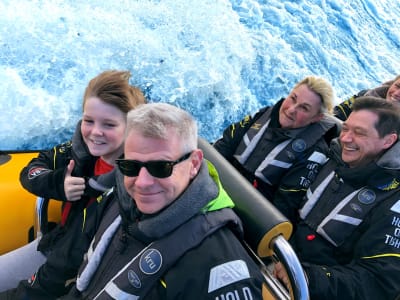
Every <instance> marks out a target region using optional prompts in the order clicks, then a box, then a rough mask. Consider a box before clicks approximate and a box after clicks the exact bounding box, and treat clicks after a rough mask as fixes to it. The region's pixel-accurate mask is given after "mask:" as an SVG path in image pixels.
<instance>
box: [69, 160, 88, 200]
mask: <svg viewBox="0 0 400 300" xmlns="http://www.w3.org/2000/svg"><path fill="white" fill-rule="evenodd" d="M74 167H75V161H73V160H70V161H69V164H68V166H67V172H66V173H65V178H64V192H65V196H66V197H67V200H68V201H77V200H79V199H81V197H82V195H83V192H84V191H85V179H84V178H83V177H74V176H71V174H72V170H73V169H74Z"/></svg>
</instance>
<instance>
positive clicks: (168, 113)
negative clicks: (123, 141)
mask: <svg viewBox="0 0 400 300" xmlns="http://www.w3.org/2000/svg"><path fill="white" fill-rule="evenodd" d="M132 130H135V131H138V132H140V133H141V134H142V135H143V136H145V137H149V138H156V139H163V140H166V139H168V135H167V134H168V132H169V131H170V130H174V131H175V133H176V134H177V135H178V136H179V137H180V138H181V140H182V148H183V149H182V151H184V152H189V151H192V150H194V149H196V148H197V139H198V133H197V123H196V121H195V120H194V118H193V117H192V115H191V114H190V113H188V112H187V111H185V110H183V109H181V108H178V107H176V106H173V105H171V104H168V103H160V102H158V103H147V104H142V105H139V106H137V107H136V108H135V109H133V110H131V111H130V112H129V113H128V115H127V126H126V131H125V136H127V135H128V134H129V133H130V132H131V131H132Z"/></svg>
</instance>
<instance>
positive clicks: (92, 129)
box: [81, 97, 126, 165]
mask: <svg viewBox="0 0 400 300" xmlns="http://www.w3.org/2000/svg"><path fill="white" fill-rule="evenodd" d="M125 128H126V114H125V113H124V112H122V111H121V110H119V109H118V108H117V107H115V106H113V105H110V104H107V103H105V102H103V101H102V100H100V99H99V98H97V97H90V98H88V99H86V102H85V105H84V107H83V117H82V125H81V133H82V137H83V140H84V141H85V143H86V145H87V147H88V148H89V151H90V154H92V155H93V156H101V158H102V159H103V160H105V161H106V162H108V163H109V164H112V165H113V164H114V161H115V159H117V158H118V157H119V156H121V154H122V153H123V147H124V145H123V143H124V133H125Z"/></svg>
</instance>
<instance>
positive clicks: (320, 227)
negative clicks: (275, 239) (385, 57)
mask: <svg viewBox="0 0 400 300" xmlns="http://www.w3.org/2000/svg"><path fill="white" fill-rule="evenodd" d="M399 134H400V106H398V105H395V104H394V103H393V102H389V101H382V100H381V99H379V98H374V97H360V98H359V99H358V100H357V101H356V102H355V103H354V106H353V111H352V112H351V114H350V116H349V117H348V119H347V120H346V121H345V122H344V123H343V127H342V132H341V134H340V136H339V138H338V140H334V141H333V142H332V144H331V154H330V156H329V161H328V162H327V164H326V165H325V166H324V167H323V168H322V169H321V172H320V173H319V174H318V176H317V178H316V180H315V181H314V183H313V184H312V185H311V186H310V188H309V189H308V191H307V194H306V198H305V202H304V203H303V205H302V207H301V210H300V219H301V220H300V222H299V223H298V224H297V230H296V232H295V233H294V234H293V236H292V237H291V240H290V241H291V243H292V245H293V248H294V250H295V251H296V253H297V255H298V257H299V259H300V261H301V262H302V264H303V267H304V271H305V273H306V274H307V276H308V281H309V291H310V296H311V299H367V300H368V299H371V300H375V299H388V300H389V299H394V298H395V297H396V296H397V295H399V294H400V281H399V279H398V275H399V274H400V180H399V179H400V161H399V156H400V142H399V141H398V137H399ZM275 272H276V275H277V276H278V277H279V278H280V279H282V280H283V282H285V283H287V280H288V279H287V276H286V274H285V272H284V270H283V269H282V268H281V265H279V264H278V265H277V266H276V269H275Z"/></svg>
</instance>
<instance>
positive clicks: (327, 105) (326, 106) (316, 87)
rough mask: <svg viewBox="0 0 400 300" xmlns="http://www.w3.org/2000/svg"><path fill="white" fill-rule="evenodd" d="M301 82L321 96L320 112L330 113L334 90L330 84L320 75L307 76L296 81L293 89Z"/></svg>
mask: <svg viewBox="0 0 400 300" xmlns="http://www.w3.org/2000/svg"><path fill="white" fill-rule="evenodd" d="M303 84H305V85H306V86H307V87H308V88H309V89H310V90H311V91H313V92H314V93H316V94H317V95H318V96H319V97H320V98H321V109H320V111H321V113H327V114H332V109H333V101H334V91H333V88H332V86H331V84H330V83H329V82H328V81H326V80H325V79H323V78H321V77H316V76H308V77H305V78H304V79H303V80H301V81H300V82H298V83H297V84H296V85H295V87H294V89H295V88H297V87H299V86H300V85H303Z"/></svg>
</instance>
